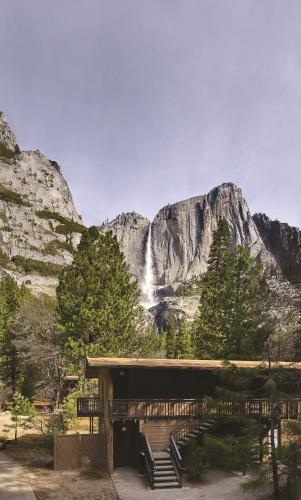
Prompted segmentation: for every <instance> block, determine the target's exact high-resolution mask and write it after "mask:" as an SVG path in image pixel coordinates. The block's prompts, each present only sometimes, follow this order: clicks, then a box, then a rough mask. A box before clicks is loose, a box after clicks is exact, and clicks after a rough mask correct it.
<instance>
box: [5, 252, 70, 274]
mask: <svg viewBox="0 0 301 500" xmlns="http://www.w3.org/2000/svg"><path fill="white" fill-rule="evenodd" d="M12 261H13V262H14V263H15V264H16V266H18V267H21V268H22V269H23V270H24V271H25V273H26V274H30V273H37V274H39V275H41V276H59V274H60V272H61V270H62V266H60V265H59V264H53V263H52V262H43V261H41V260H34V259H26V258H25V257H22V256H21V255H15V256H14V257H13V258H12Z"/></svg>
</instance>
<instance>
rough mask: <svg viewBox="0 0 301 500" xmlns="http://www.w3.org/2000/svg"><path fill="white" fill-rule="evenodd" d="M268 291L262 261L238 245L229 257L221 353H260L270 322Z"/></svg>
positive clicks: (230, 355) (236, 355)
mask: <svg viewBox="0 0 301 500" xmlns="http://www.w3.org/2000/svg"><path fill="white" fill-rule="evenodd" d="M267 295H268V290H267V284H266V280H265V274H264V271H263V267H262V264H261V263H259V262H256V261H255V260H254V259H252V257H251V256H250V253H249V252H248V251H247V250H245V249H244V248H243V247H242V246H238V247H237V248H236V249H235V251H234V254H233V258H232V259H231V262H230V265H229V268H228V272H227V278H226V282H225V289H224V301H223V304H222V307H223V334H224V339H225V341H224V356H225V357H227V358H228V359H231V358H232V359H241V358H247V359H250V358H251V357H252V358H256V357H258V356H260V355H262V353H263V350H264V345H265V342H266V339H267V337H268V335H269V334H270V333H271V322H270V321H269V318H268V315H267V313H266V310H265V302H266V298H267Z"/></svg>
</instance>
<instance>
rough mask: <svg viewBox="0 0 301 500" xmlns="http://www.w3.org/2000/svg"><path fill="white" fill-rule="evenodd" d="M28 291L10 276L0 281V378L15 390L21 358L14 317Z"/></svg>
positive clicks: (17, 383) (20, 374) (19, 375)
mask: <svg viewBox="0 0 301 500" xmlns="http://www.w3.org/2000/svg"><path fill="white" fill-rule="evenodd" d="M28 293H29V292H28V291H27V290H26V289H25V288H24V287H23V286H22V287H21V288H20V287H19V286H18V285H17V282H16V281H15V280H14V279H13V278H11V277H10V276H5V277H4V278H3V279H2V280H1V281H0V374H1V379H2V380H3V381H5V382H6V383H8V384H10V385H11V387H12V392H13V394H14V393H15V392H16V390H17V388H18V385H19V383H20V379H21V376H22V373H21V359H20V355H19V352H18V349H17V347H16V343H15V341H16V331H15V329H14V319H15V317H16V314H17V311H18V309H19V307H20V304H21V303H22V301H23V299H24V297H25V296H26V295H27V294H28Z"/></svg>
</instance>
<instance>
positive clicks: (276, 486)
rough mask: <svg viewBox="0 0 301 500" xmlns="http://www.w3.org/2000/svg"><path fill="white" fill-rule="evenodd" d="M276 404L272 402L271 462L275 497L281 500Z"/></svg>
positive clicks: (276, 499)
mask: <svg viewBox="0 0 301 500" xmlns="http://www.w3.org/2000/svg"><path fill="white" fill-rule="evenodd" d="M274 411H275V410H274V404H273V403H272V412H271V464H272V473H273V485H274V498H275V500H280V492H279V481H278V468H277V456H276V447H275V413H274Z"/></svg>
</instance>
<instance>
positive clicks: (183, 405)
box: [109, 399, 204, 419]
mask: <svg viewBox="0 0 301 500" xmlns="http://www.w3.org/2000/svg"><path fill="white" fill-rule="evenodd" d="M203 406H204V401H203V400H201V399H199V400H197V399H139V400H137V399H113V400H111V401H109V415H110V417H111V418H121V419H122V418H125V417H126V418H132V419H135V418H138V419H139V418H173V417H177V418H188V417H194V416H197V415H200V413H202V412H203Z"/></svg>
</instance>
